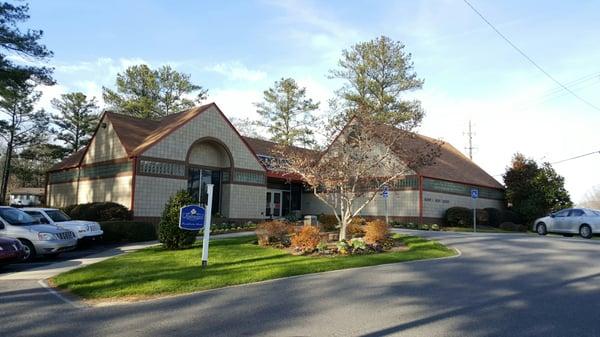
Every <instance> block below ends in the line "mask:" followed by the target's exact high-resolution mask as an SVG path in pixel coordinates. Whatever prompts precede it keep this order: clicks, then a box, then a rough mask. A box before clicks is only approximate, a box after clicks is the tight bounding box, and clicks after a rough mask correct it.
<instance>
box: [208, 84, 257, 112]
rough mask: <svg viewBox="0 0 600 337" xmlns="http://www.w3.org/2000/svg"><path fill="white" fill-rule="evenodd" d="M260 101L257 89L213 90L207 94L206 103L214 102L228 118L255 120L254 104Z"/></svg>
mask: <svg viewBox="0 0 600 337" xmlns="http://www.w3.org/2000/svg"><path fill="white" fill-rule="evenodd" d="M261 99H262V91H260V90H258V89H214V90H211V91H210V92H209V97H208V100H207V101H208V102H215V103H216V104H217V105H218V106H219V108H221V110H222V111H223V113H224V114H225V115H226V116H227V117H228V118H231V117H236V118H250V119H257V118H258V114H257V113H256V107H255V106H254V103H256V102H259V101H260V100H261Z"/></svg>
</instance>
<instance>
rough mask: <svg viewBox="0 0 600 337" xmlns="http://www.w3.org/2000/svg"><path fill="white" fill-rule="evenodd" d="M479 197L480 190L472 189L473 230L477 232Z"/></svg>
mask: <svg viewBox="0 0 600 337" xmlns="http://www.w3.org/2000/svg"><path fill="white" fill-rule="evenodd" d="M477 198H479V190H478V189H476V188H472V189H471V199H473V232H474V233H477Z"/></svg>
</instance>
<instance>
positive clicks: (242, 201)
mask: <svg viewBox="0 0 600 337" xmlns="http://www.w3.org/2000/svg"><path fill="white" fill-rule="evenodd" d="M266 193H267V188H266V186H250V185H235V184H232V185H230V189H229V191H228V192H227V194H229V217H230V218H234V219H260V218H264V212H265V205H266V201H265V196H266ZM224 196H225V195H224ZM223 200H225V199H223ZM261 213H263V214H261Z"/></svg>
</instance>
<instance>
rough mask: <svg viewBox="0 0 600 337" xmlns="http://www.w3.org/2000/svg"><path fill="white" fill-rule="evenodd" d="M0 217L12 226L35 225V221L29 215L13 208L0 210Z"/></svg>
mask: <svg viewBox="0 0 600 337" xmlns="http://www.w3.org/2000/svg"><path fill="white" fill-rule="evenodd" d="M0 217H1V218H2V219H4V221H6V222H8V223H9V224H11V225H13V226H29V225H35V224H37V221H36V220H35V219H33V218H32V217H31V216H30V215H29V214H27V213H25V212H23V211H20V210H18V209H14V208H0Z"/></svg>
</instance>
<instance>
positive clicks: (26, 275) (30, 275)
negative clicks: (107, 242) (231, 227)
mask: <svg viewBox="0 0 600 337" xmlns="http://www.w3.org/2000/svg"><path fill="white" fill-rule="evenodd" d="M253 234H254V232H237V233H229V234H219V235H213V236H211V240H220V239H228V238H237V237H242V236H249V235H253ZM197 239H198V240H202V236H198V238H197ZM159 244H160V243H159V242H158V241H156V240H155V241H148V242H139V243H132V244H127V245H123V246H120V247H116V248H110V249H107V250H105V251H102V252H100V253H97V254H92V255H88V256H86V257H82V258H78V259H72V260H67V261H60V262H56V263H51V264H49V265H44V266H40V267H37V268H33V269H30V270H27V271H20V272H15V273H10V274H6V275H0V281H8V280H45V279H48V278H51V277H54V276H56V275H58V274H61V273H64V272H67V271H70V270H73V269H77V268H81V267H85V266H88V265H90V264H94V263H98V262H101V261H104V260H106V259H110V258H111V257H115V256H118V255H121V254H125V253H129V252H133V251H136V250H140V249H143V248H148V247H152V246H156V245H159Z"/></svg>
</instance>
